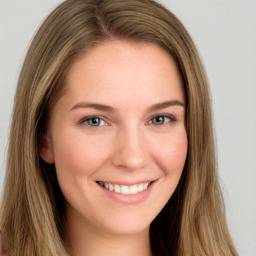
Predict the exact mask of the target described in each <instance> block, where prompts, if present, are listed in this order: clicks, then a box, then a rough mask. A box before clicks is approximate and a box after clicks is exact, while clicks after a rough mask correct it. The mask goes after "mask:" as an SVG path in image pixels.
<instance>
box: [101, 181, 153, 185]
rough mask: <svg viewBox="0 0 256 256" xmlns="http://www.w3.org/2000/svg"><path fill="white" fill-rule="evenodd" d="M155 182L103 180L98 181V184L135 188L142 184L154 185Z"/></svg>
mask: <svg viewBox="0 0 256 256" xmlns="http://www.w3.org/2000/svg"><path fill="white" fill-rule="evenodd" d="M153 181H155V180H139V181H133V182H130V181H103V180H97V182H103V183H111V184H117V185H124V186H133V185H137V184H141V183H152V182H153Z"/></svg>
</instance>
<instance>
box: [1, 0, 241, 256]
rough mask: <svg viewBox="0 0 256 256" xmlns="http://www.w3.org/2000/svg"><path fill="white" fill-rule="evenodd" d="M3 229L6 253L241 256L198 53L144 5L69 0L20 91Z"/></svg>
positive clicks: (164, 14)
mask: <svg viewBox="0 0 256 256" xmlns="http://www.w3.org/2000/svg"><path fill="white" fill-rule="evenodd" d="M0 224H1V227H2V229H3V230H4V234H5V248H7V251H8V252H9V253H10V254H11V255H79V256H80V255H102V254H103V253H104V254H105V255H110V254H113V253H115V254H117V255H179V256H180V255H186V256H189V255H191V256H192V255H237V253H236V250H235V248H234V245H233V242H232V239H231V237H230V235H229V231H228V228H227V224H226V220H225V214H224V207H223V199H222V196H221V191H220V188H219V184H218V177H217V173H216V164H215V149H214V138H213V130H212V119H211V107H210V98H209V92H208V86H207V80H206V76H205V73H204V70H203V67H202V64H201V61H200V59H199V56H198V53H197V50H196V48H195V46H194V44H193V42H192V40H191V38H190V36H189V35H188V33H187V31H186V30H185V28H184V27H183V26H182V24H181V23H180V22H179V21H178V20H177V18H176V17H175V16H174V15H173V14H171V13H170V12H169V11H167V10H166V9H165V8H163V7H162V6H161V5H159V4H157V3H155V2H153V1H149V0H131V1H124V0H101V1H95V0H68V1H65V2H64V3H63V4H61V5H60V6H59V7H58V8H57V9H56V10H55V11H53V13H52V14H50V16H49V17H48V18H47V19H46V21H45V22H44V23H43V25H42V26H41V28H40V29H39V31H38V33H37V34H36V36H35V38H34V40H33V42H32V44H31V46H30V49H29V51H28V54H27V57H26V59H25V62H24V65H23V68H22V71H21V74H20V78H19V82H18V87H17V91H16V97H15V105H14V112H13V122H12V127H11V134H10V143H9V155H8V164H7V175H6V182H5V189H4V194H3V202H2V206H1V218H0Z"/></svg>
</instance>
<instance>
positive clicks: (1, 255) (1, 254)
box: [0, 230, 9, 256]
mask: <svg viewBox="0 0 256 256" xmlns="http://www.w3.org/2000/svg"><path fill="white" fill-rule="evenodd" d="M0 256H9V254H8V253H7V252H6V249H5V245H4V233H3V231H2V230H0Z"/></svg>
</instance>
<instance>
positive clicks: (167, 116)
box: [147, 114, 177, 126]
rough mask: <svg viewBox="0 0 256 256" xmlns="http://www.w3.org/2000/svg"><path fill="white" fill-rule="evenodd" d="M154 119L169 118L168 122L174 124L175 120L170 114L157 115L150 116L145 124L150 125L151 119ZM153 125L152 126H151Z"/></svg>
mask: <svg viewBox="0 0 256 256" xmlns="http://www.w3.org/2000/svg"><path fill="white" fill-rule="evenodd" d="M156 117H165V118H169V119H170V122H176V121H177V119H176V117H175V116H174V115H171V114H157V115H154V116H152V117H151V118H150V119H149V121H148V122H147V123H150V122H151V123H150V124H152V119H154V118H156ZM153 125H154V124H153ZM158 126H161V125H158Z"/></svg>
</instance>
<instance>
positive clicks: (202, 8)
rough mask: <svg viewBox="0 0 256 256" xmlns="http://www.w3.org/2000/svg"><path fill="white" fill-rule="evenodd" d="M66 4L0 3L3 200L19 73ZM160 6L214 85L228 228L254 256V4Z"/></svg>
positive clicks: (54, 0)
mask: <svg viewBox="0 0 256 256" xmlns="http://www.w3.org/2000/svg"><path fill="white" fill-rule="evenodd" d="M60 2H61V1H59V0H44V1H42V0H22V1H21V0H0V193H1V190H2V188H3V180H4V172H5V164H6V152H7V141H8V132H9V125H10V118H11V110H12V104H13V96H14V92H15V87H16V82H17V79H18V74H19V71H20V69H21V65H22V62H23V59H24V56H25V54H26V51H27V49H28V45H29V43H30V42H31V39H32V37H33V35H34V34H35V31H36V30H37V28H38V26H39V25H40V24H41V23H42V21H43V19H44V18H45V17H46V16H47V15H48V14H49V12H50V11H51V10H53V8H54V7H56V6H57V5H58V4H59V3H60ZM159 2H160V3H162V4H164V5H165V6H166V7H167V8H169V9H170V10H171V11H173V13H174V14H176V16H177V17H178V18H179V19H180V20H181V21H182V22H183V24H184V25H185V27H186V28H187V29H188V31H189V32H190V34H191V36H192V38H193V39H194V41H195V43H196V45H197V46H198V49H199V52H200V55H201V57H202V60H203V62H204V65H205V67H206V71H207V74H208V79H209V82H210V88H211V95H212V101H213V112H214V125H215V133H216V141H217V152H218V164H219V175H220V181H221V186H222V188H223V193H224V196H225V200H226V208H227V219H228V223H229V226H230V230H231V233H232V235H233V238H234V241H235V243H236V245H237V248H238V251H239V255H242V256H256V199H255V197H256V82H255V81H256V0H165V1H164V0H159ZM20 143H22V141H21V142H20Z"/></svg>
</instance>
